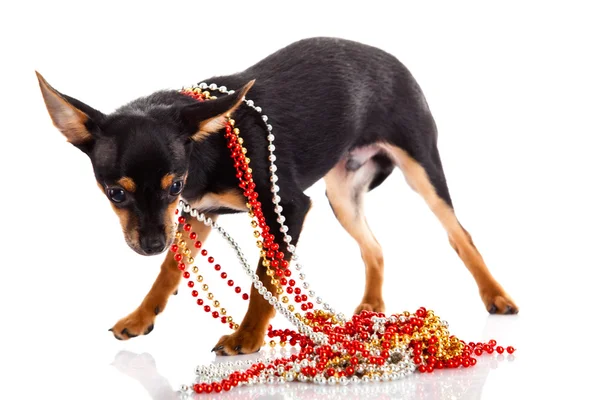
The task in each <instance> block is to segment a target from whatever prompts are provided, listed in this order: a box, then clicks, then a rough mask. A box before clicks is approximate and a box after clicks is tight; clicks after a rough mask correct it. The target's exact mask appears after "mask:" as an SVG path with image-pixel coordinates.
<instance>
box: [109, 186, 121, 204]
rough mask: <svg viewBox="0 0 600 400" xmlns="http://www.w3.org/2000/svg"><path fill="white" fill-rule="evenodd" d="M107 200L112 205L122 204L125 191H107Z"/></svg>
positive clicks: (115, 189)
mask: <svg viewBox="0 0 600 400" xmlns="http://www.w3.org/2000/svg"><path fill="white" fill-rule="evenodd" d="M107 193H108V198H109V199H110V201H112V202H113V203H122V202H123V201H125V191H124V190H123V189H119V188H112V189H108V190H107Z"/></svg>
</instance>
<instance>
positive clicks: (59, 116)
mask: <svg viewBox="0 0 600 400" xmlns="http://www.w3.org/2000/svg"><path fill="white" fill-rule="evenodd" d="M36 75H37V78H38V83H39V85H40V90H41V91H42V97H43V99H44V103H45V104H46V109H47V110H48V114H49V115H50V118H51V119H52V123H53V124H54V126H55V127H56V128H57V129H58V130H60V131H61V132H62V134H63V135H64V136H65V137H66V138H67V140H68V141H69V143H72V144H82V143H84V142H86V141H88V140H91V139H92V135H91V134H90V132H89V131H88V130H87V128H86V127H85V124H86V122H87V121H88V119H89V117H88V116H87V115H86V114H85V113H84V112H83V111H81V110H79V109H77V108H76V107H74V106H72V105H71V104H70V103H69V102H68V101H67V100H65V99H64V97H63V96H62V95H61V94H60V93H58V91H56V90H55V89H54V88H53V87H52V86H50V84H48V82H46V80H45V79H44V77H43V76H42V75H41V74H40V73H38V72H37V71H36Z"/></svg>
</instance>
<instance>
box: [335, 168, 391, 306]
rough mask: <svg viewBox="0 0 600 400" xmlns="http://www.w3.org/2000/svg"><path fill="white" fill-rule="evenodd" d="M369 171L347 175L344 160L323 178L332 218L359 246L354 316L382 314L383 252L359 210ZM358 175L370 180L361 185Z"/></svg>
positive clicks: (361, 170)
mask: <svg viewBox="0 0 600 400" xmlns="http://www.w3.org/2000/svg"><path fill="white" fill-rule="evenodd" d="M363 168H364V170H363ZM369 168H371V166H369V165H364V166H363V167H361V169H359V170H358V171H357V172H348V171H346V169H345V160H344V161H343V162H340V163H339V164H338V165H336V166H335V167H334V168H333V169H332V170H331V171H330V172H329V173H328V174H327V175H326V176H325V185H326V187H327V198H328V199H329V202H330V204H331V207H332V209H333V211H334V213H335V216H336V218H337V219H338V221H339V222H340V224H341V225H342V226H343V227H344V229H345V230H346V231H347V232H348V233H349V234H350V236H352V238H354V240H356V242H357V243H358V246H359V247H360V252H361V256H362V259H363V262H364V263H365V292H364V295H363V299H362V301H361V304H360V305H359V306H358V307H357V309H356V311H355V312H356V313H359V312H361V311H363V310H367V311H377V312H383V311H385V304H384V301H383V293H382V288H383V252H382V250H381V245H380V244H379V242H378V241H377V239H376V238H375V236H374V235H373V233H372V232H371V229H370V228H369V225H368V223H367V220H366V218H365V215H364V212H363V209H362V196H363V195H364V193H365V191H366V187H367V185H368V183H369V182H370V177H371V175H372V174H371V172H372V171H370V170H369ZM358 174H366V178H369V179H367V180H365V181H364V182H363V181H362V180H361V176H360V175H358Z"/></svg>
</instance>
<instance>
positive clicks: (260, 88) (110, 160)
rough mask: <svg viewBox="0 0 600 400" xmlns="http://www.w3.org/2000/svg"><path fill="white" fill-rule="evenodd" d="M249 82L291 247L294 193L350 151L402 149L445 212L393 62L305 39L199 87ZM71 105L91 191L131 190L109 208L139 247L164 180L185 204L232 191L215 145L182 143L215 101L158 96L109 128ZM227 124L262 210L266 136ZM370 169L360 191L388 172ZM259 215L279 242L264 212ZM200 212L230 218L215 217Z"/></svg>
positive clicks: (219, 141)
mask: <svg viewBox="0 0 600 400" xmlns="http://www.w3.org/2000/svg"><path fill="white" fill-rule="evenodd" d="M253 79H256V83H255V84H254V86H253V87H252V89H251V90H250V91H249V93H248V94H247V96H246V97H247V98H249V99H252V100H254V102H255V103H256V104H257V105H259V106H261V107H262V109H263V112H264V113H265V114H267V115H268V116H269V123H270V124H271V125H272V126H273V129H274V130H273V132H274V134H275V146H276V150H275V153H276V155H277V165H278V171H277V173H278V175H279V178H280V179H279V182H278V184H279V186H280V187H281V191H280V196H281V198H282V206H283V208H284V210H285V211H284V212H285V214H286V219H287V224H288V226H289V228H290V234H291V236H292V237H293V239H294V242H295V241H296V240H297V239H298V236H299V235H300V231H301V228H302V223H303V220H304V216H305V215H306V213H307V211H308V209H309V207H310V200H309V198H308V197H307V196H306V195H304V193H303V191H304V190H306V189H307V188H308V187H310V186H311V185H313V184H314V183H315V182H316V181H317V180H319V179H321V178H322V177H323V176H324V175H325V174H326V173H327V172H328V171H329V170H331V169H332V168H333V167H334V166H335V165H336V163H338V162H339V161H340V160H341V159H342V157H344V156H345V155H347V154H348V153H349V152H350V151H351V150H353V149H355V148H358V147H362V146H366V145H369V144H373V143H391V144H393V145H396V146H399V147H401V148H402V149H404V150H405V151H406V152H407V153H408V154H409V155H411V156H412V157H413V158H414V159H415V160H417V161H418V162H419V163H420V164H421V165H423V167H424V168H425V170H426V171H427V173H428V174H429V176H430V178H431V181H432V183H433V184H434V186H435V188H436V190H437V192H438V194H439V195H440V197H442V198H443V199H444V200H445V201H446V202H447V203H448V204H449V205H451V204H452V203H451V199H450V195H449V193H448V189H447V187H446V182H445V178H444V174H443V169H442V165H441V162H440V159H439V154H438V152H437V148H436V141H437V131H436V126H435V122H434V120H433V118H432V116H431V113H430V110H429V107H428V105H427V102H426V100H425V97H424V95H423V93H422V91H421V89H420V88H419V85H418V84H417V82H416V81H415V79H414V78H413V77H412V75H411V74H410V72H409V71H408V69H407V68H406V67H405V66H404V65H402V64H401V63H400V62H399V61H398V60H397V59H396V58H395V57H393V56H392V55H390V54H388V53H386V52H384V51H382V50H379V49H376V48H374V47H370V46H367V45H363V44H359V43H356V42H352V41H347V40H341V39H334V38H313V39H306V40H302V41H299V42H296V43H293V44H291V45H289V46H288V47H286V48H283V49H281V50H279V51H278V52H276V53H274V54H272V55H270V56H269V57H267V58H265V59H264V60H262V61H260V62H259V63H257V64H255V65H254V66H252V67H250V68H248V69H246V70H245V71H242V72H240V73H237V74H234V75H229V76H218V77H213V78H209V79H206V80H205V82H207V83H216V84H217V85H219V86H220V85H224V86H226V87H227V88H228V89H235V90H237V89H239V88H241V87H242V86H243V85H244V84H246V83H247V82H249V81H251V80H253ZM69 100H70V102H71V103H72V104H74V105H75V106H77V107H78V108H80V109H82V110H83V111H84V112H86V113H88V115H89V116H90V122H89V130H90V131H91V132H92V133H93V135H94V137H95V139H94V140H93V141H92V142H91V143H88V144H86V145H85V146H80V148H81V149H82V150H83V151H85V152H86V153H87V154H89V155H90V157H91V160H92V163H93V165H94V171H95V174H96V179H97V180H98V182H99V183H100V184H101V185H104V186H107V185H113V184H114V183H115V180H116V179H118V178H119V177H121V176H130V177H132V178H133V179H134V180H135V182H136V183H138V185H140V186H141V187H140V188H138V190H137V191H136V193H135V196H134V197H133V198H131V199H129V200H128V201H127V202H125V203H124V204H121V205H118V206H119V207H126V208H128V209H129V210H130V211H131V212H132V213H133V214H134V215H135V217H136V218H137V219H138V220H139V222H140V229H139V231H140V235H143V234H145V233H146V231H148V232H149V231H150V230H152V229H157V228H156V227H158V226H159V225H161V224H162V221H163V220H162V215H163V213H164V211H165V210H166V207H167V206H168V204H169V202H170V201H172V199H170V198H169V196H168V195H167V194H166V193H165V191H164V190H162V189H161V188H160V187H159V182H160V179H161V177H162V176H164V175H165V174H167V173H175V174H177V175H178V176H184V175H185V174H186V173H187V176H188V178H187V183H186V185H185V188H184V191H183V197H184V198H185V199H187V200H188V201H190V200H195V199H199V198H201V197H202V196H203V195H205V194H207V193H220V192H223V191H225V190H231V189H233V190H239V189H238V186H237V184H238V182H237V179H236V177H235V172H234V168H233V166H232V162H231V158H230V157H229V152H228V149H227V147H226V144H225V139H224V137H223V134H222V133H215V134H212V135H210V136H209V137H207V138H206V139H203V140H200V141H198V142H195V141H193V140H191V139H190V137H191V136H192V135H193V134H194V133H195V128H196V127H197V123H196V124H194V123H190V121H192V122H197V121H196V120H194V117H197V119H202V118H206V117H208V116H210V114H211V113H213V114H214V113H215V112H216V111H217V110H213V109H211V108H210V107H213V106H211V105H210V104H208V103H211V102H214V101H217V100H212V101H207V102H204V103H202V104H196V101H195V100H193V99H190V98H188V97H187V96H184V95H182V94H180V93H178V92H177V91H160V92H156V93H154V94H152V95H151V96H148V97H144V98H141V99H138V100H135V101H133V102H131V103H129V104H127V105H125V106H123V107H121V108H119V109H118V110H117V111H115V112H114V113H113V114H111V115H108V116H105V115H103V114H101V113H99V112H97V111H95V110H93V109H91V108H89V107H88V106H86V105H84V104H83V103H81V102H79V101H77V100H74V99H71V98H69ZM222 101H226V100H222ZM213 108H214V107H213ZM217 108H218V107H217ZM90 110H92V111H90ZM233 118H234V119H235V120H236V121H237V124H236V126H238V127H239V128H240V131H241V136H242V137H243V139H244V146H245V147H247V149H248V156H249V157H250V158H251V160H252V161H251V167H252V169H253V171H254V172H253V174H254V180H255V182H256V184H257V191H258V193H259V196H260V197H259V198H260V200H261V201H262V202H263V204H267V203H269V202H270V199H271V197H272V195H271V193H270V191H269V175H268V169H267V168H268V161H267V155H268V154H267V144H268V143H267V139H266V136H267V132H266V130H265V128H264V124H263V123H262V121H261V120H260V118H259V115H258V114H257V113H256V112H255V111H254V110H252V109H250V108H249V107H246V106H245V105H243V104H242V106H241V107H240V108H239V109H238V110H237V111H236V112H235V114H234V116H233ZM373 160H374V161H375V162H376V164H377V165H378V166H379V172H378V173H377V174H376V175H374V178H373V180H372V182H371V183H370V185H369V190H371V189H373V188H375V187H377V186H378V185H380V184H381V183H382V182H383V181H384V180H385V179H386V178H387V176H388V175H389V174H390V173H391V171H392V169H393V163H392V161H391V160H390V158H389V157H388V156H386V155H384V154H378V155H376V156H374V157H373ZM359 167H360V165H350V168H359ZM240 193H241V192H240ZM263 208H264V212H265V216H266V218H267V222H268V223H269V225H270V226H271V227H272V228H273V231H274V232H275V233H277V235H276V236H277V237H278V238H279V239H280V240H281V235H279V230H278V229H275V228H276V226H277V224H276V222H275V220H274V219H275V215H274V213H273V212H272V207H263ZM207 211H208V210H207ZM210 211H215V212H217V213H227V212H233V210H229V209H224V208H219V209H216V210H210Z"/></svg>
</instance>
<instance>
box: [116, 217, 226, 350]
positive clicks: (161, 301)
mask: <svg viewBox="0 0 600 400" xmlns="http://www.w3.org/2000/svg"><path fill="white" fill-rule="evenodd" d="M208 216H209V217H210V218H212V219H213V220H216V219H217V215H212V214H210V215H208ZM189 223H190V224H191V225H192V231H193V232H196V233H197V235H198V236H197V238H196V240H200V241H201V242H204V241H205V240H206V238H207V237H208V234H209V233H210V230H211V228H210V227H208V226H206V225H204V224H203V223H201V222H198V221H197V220H196V219H192V218H190V219H189ZM182 239H184V240H185V242H186V245H187V248H188V249H190V250H191V253H190V256H191V257H195V256H196V254H198V251H199V250H200V249H197V248H196V247H194V242H195V240H191V239H190V238H189V236H188V235H187V234H184V235H183V237H182ZM180 280H181V271H180V270H179V269H178V268H177V262H176V261H175V259H174V258H173V253H171V252H168V253H167V255H166V257H165V260H164V261H163V263H162V266H161V268H160V273H159V274H158V277H157V278H156V280H155V281H154V284H153V285H152V287H151V288H150V291H149V292H148V294H147V295H146V297H145V298H144V300H143V301H142V303H141V304H140V306H139V307H138V308H137V309H136V310H135V311H134V312H132V313H131V314H129V315H128V316H127V317H125V318H123V319H121V320H120V321H119V322H117V323H116V324H115V326H113V327H112V332H113V334H114V335H115V337H117V338H119V339H123V340H127V339H129V338H130V337H135V336H137V335H141V334H144V333H146V332H147V331H148V329H149V328H150V327H153V326H154V319H155V317H156V315H158V314H159V313H161V312H162V311H163V310H164V309H165V307H166V305H167V301H168V299H169V296H171V295H172V294H173V293H174V292H175V291H176V290H177V286H178V285H179V281H180ZM124 329H126V330H127V331H126V333H123V330H124Z"/></svg>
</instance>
